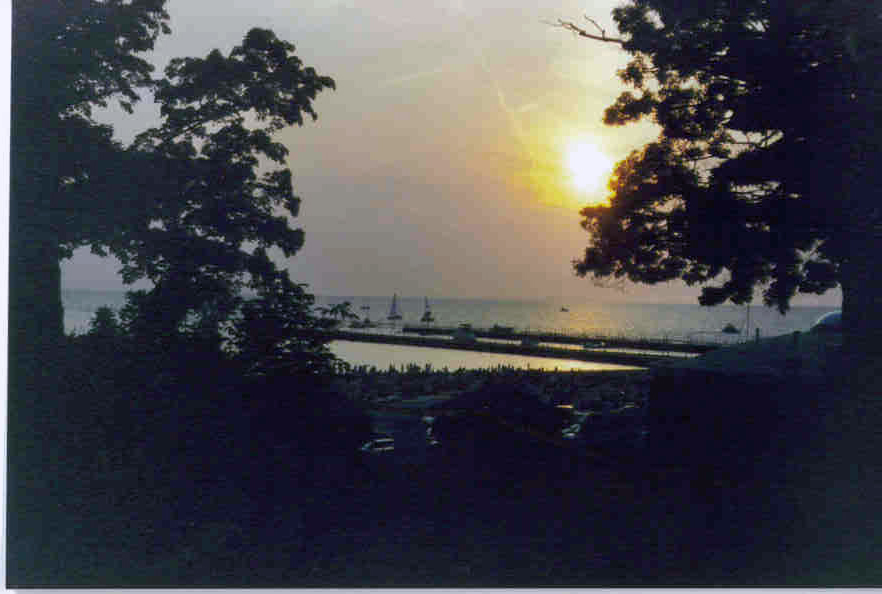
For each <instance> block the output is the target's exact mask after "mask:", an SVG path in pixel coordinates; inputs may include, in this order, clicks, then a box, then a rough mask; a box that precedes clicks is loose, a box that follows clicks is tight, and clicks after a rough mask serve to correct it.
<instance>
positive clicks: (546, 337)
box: [402, 326, 722, 355]
mask: <svg viewBox="0 0 882 594" xmlns="http://www.w3.org/2000/svg"><path fill="white" fill-rule="evenodd" d="M457 330H458V328H452V327H440V326H439V327H433V326H404V328H403V329H402V332H404V333H407V334H418V335H420V336H429V335H442V336H454V335H455V334H456V332H457ZM469 331H470V332H471V333H472V334H474V335H475V337H476V338H494V339H504V340H517V341H521V342H523V341H528V342H530V341H533V342H540V343H553V344H577V345H580V346H582V345H586V344H588V345H593V346H596V347H599V346H601V345H602V346H604V347H606V348H614V349H637V350H648V351H663V352H668V353H695V354H699V355H701V354H704V353H707V352H709V351H712V350H714V349H717V348H719V347H720V346H722V345H721V344H718V343H710V342H694V341H685V340H673V339H664V338H628V337H620V336H616V337H610V336H602V335H594V334H582V333H569V332H553V331H547V330H542V331H529V330H515V329H514V328H509V327H506V326H496V327H494V328H469Z"/></svg>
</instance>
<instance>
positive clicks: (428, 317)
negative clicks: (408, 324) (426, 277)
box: [420, 297, 435, 322]
mask: <svg viewBox="0 0 882 594" xmlns="http://www.w3.org/2000/svg"><path fill="white" fill-rule="evenodd" d="M420 321H422V322H434V321H435V317H434V316H433V315H432V310H431V309H430V308H429V298H428V297H426V311H425V313H423V317H422V318H421V320H420Z"/></svg>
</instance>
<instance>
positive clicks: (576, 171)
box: [566, 140, 613, 192]
mask: <svg viewBox="0 0 882 594" xmlns="http://www.w3.org/2000/svg"><path fill="white" fill-rule="evenodd" d="M566 164H567V169H569V171H570V177H571V180H572V183H573V186H575V188H576V189H577V190H579V191H580V192H594V191H596V190H599V189H601V188H602V187H603V186H604V185H605V183H606V180H607V178H608V177H609V174H610V172H611V171H612V168H613V162H612V160H611V159H610V158H609V157H607V156H606V155H604V154H603V153H602V152H600V149H598V148H597V146H595V145H594V144H592V143H591V142H589V141H586V140H578V141H575V142H572V143H570V145H569V146H568V147H567V151H566Z"/></svg>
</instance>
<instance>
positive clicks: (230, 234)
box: [10, 0, 334, 353]
mask: <svg viewBox="0 0 882 594" xmlns="http://www.w3.org/2000/svg"><path fill="white" fill-rule="evenodd" d="M164 4H165V0H132V1H124V0H106V1H97V0H77V1H76V2H73V3H71V2H58V1H50V2H41V3H30V2H16V3H15V4H14V7H13V8H14V10H13V88H12V91H13V101H12V104H13V118H12V119H13V126H12V149H13V150H12V154H13V159H12V203H11V215H12V216H11V223H12V224H11V262H10V267H11V274H12V279H11V280H12V282H11V285H12V288H13V290H12V291H11V295H10V301H11V303H10V306H11V312H12V316H11V317H12V318H13V319H12V321H13V327H14V328H13V334H14V343H15V348H14V349H13V351H14V352H15V353H18V352H21V353H28V352H34V351H35V349H38V348H39V347H37V346H35V345H38V344H40V343H41V341H45V340H47V339H52V337H53V336H55V337H58V336H60V334H61V331H62V324H61V315H62V312H61V302H60V268H59V262H60V261H61V260H62V259H64V258H66V257H70V256H71V255H72V253H73V250H74V249H76V248H78V247H81V246H90V247H91V249H92V251H93V252H95V253H97V254H100V255H108V254H113V255H114V256H116V257H117V258H119V259H120V261H121V262H122V269H121V274H122V278H123V280H124V282H126V283H131V282H134V281H136V280H138V279H148V280H150V281H151V282H152V283H153V287H154V288H153V289H152V290H150V291H141V292H135V293H132V294H131V296H130V303H129V307H128V309H127V312H126V315H125V316H124V320H123V321H124V322H125V325H126V327H127V328H128V329H129V330H132V331H138V332H148V331H149V332H151V333H152V335H153V336H154V337H155V338H157V339H159V340H166V341H167V340H170V339H171V338H174V336H179V337H181V338H193V337H195V336H196V335H200V336H203V337H204V336H208V335H209V334H211V333H212V332H213V333H214V335H215V338H216V335H218V334H219V333H220V330H221V328H222V327H223V326H224V325H225V324H229V323H231V320H232V318H233V316H234V313H235V312H236V311H237V309H238V308H239V306H240V305H241V301H242V300H241V297H240V294H241V292H242V290H243V289H250V290H251V291H252V292H257V293H258V294H260V295H267V292H268V291H269V290H272V289H278V290H281V291H283V292H284V291H288V294H289V296H291V295H292V293H291V290H290V287H288V288H284V289H282V288H280V287H281V284H280V282H281V281H279V275H280V274H284V273H280V272H279V271H278V270H277V268H276V266H275V264H274V263H273V262H272V260H271V259H270V258H269V256H268V253H269V251H270V250H273V249H274V250H278V251H279V252H280V253H281V254H283V255H284V256H286V257H289V256H292V255H294V254H295V253H296V252H297V251H298V250H299V249H300V247H301V246H302V244H303V231H302V230H300V229H296V228H293V227H292V224H291V223H292V221H293V219H294V218H295V217H296V216H297V214H298V209H299V202H300V199H299V198H298V197H297V196H296V195H295V194H294V192H293V183H292V175H291V171H290V170H289V169H288V168H287V163H286V159H287V157H288V150H287V148H286V147H285V146H284V145H282V144H281V143H279V142H277V141H275V140H274V139H273V134H274V133H275V132H278V131H279V130H281V129H282V128H284V127H287V126H291V125H302V124H303V123H304V120H305V119H306V118H311V119H313V120H314V119H316V117H317V115H316V112H315V109H314V108H313V104H312V102H313V101H314V100H315V98H316V96H317V94H318V93H319V92H321V91H322V90H325V89H328V88H331V89H333V88H334V81H333V80H332V79H331V78H329V77H326V76H321V75H319V74H317V73H316V72H315V70H314V69H313V68H310V67H306V66H304V65H303V64H302V62H301V61H300V59H299V58H298V57H297V56H296V55H295V53H294V52H295V47H294V46H293V45H292V44H290V43H288V42H286V41H283V40H280V39H278V38H277V37H276V36H275V35H274V34H273V32H272V31H269V30H266V29H252V30H250V31H249V32H248V33H247V34H246V35H245V37H244V39H243V41H242V43H241V44H240V45H238V46H236V47H235V48H233V49H232V51H230V52H229V54H227V55H224V54H222V53H221V52H220V51H218V50H214V51H212V52H210V53H209V54H208V55H207V56H206V57H205V58H201V59H200V58H178V59H175V60H172V61H171V62H170V64H169V65H168V67H167V68H166V70H165V73H164V74H165V76H164V77H162V78H158V79H157V78H154V77H153V67H152V66H151V64H150V63H149V62H148V61H147V60H146V59H145V57H144V52H147V51H149V50H151V49H152V48H153V45H154V43H155V41H156V39H157V38H158V36H159V35H160V34H163V33H168V32H169V31H170V30H169V27H168V14H167V13H166V11H165V8H164ZM148 95H149V96H152V98H153V99H154V100H155V101H156V102H157V103H158V104H159V106H160V114H161V122H160V124H159V125H158V126H156V127H154V128H151V129H148V130H146V131H144V132H143V133H141V134H139V135H138V136H137V138H136V139H135V141H134V142H133V143H132V144H131V145H129V146H124V145H123V144H122V143H120V142H118V141H117V140H115V139H114V138H113V129H112V127H110V126H107V125H103V124H99V123H98V122H96V121H95V119H94V118H93V114H92V112H93V109H94V108H95V107H106V106H108V105H109V104H110V102H111V101H117V102H118V104H119V105H120V106H121V107H122V108H123V109H124V110H125V111H128V112H131V111H132V105H133V104H134V102H136V101H138V100H139V99H141V98H142V97H144V96H148ZM286 282H287V283H289V284H290V281H286ZM305 295H306V294H305V292H302V291H301V293H300V294H298V296H299V298H305ZM276 301H278V300H276ZM35 304H36V305H35ZM211 329H213V330H211ZM210 330H211V331H210ZM145 336H146V334H145Z"/></svg>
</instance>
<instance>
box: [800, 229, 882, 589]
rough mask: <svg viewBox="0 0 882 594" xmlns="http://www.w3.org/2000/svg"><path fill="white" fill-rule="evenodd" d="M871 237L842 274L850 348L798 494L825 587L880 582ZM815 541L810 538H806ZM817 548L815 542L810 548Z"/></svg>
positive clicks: (877, 272)
mask: <svg viewBox="0 0 882 594" xmlns="http://www.w3.org/2000/svg"><path fill="white" fill-rule="evenodd" d="M876 243H877V242H876V241H875V240H874V239H873V236H872V234H871V233H863V234H861V233H859V234H857V235H856V238H855V239H854V240H853V241H852V242H851V250H850V252H849V259H848V261H847V262H846V263H845V265H844V266H843V270H842V273H843V274H842V279H841V286H842V294H843V298H842V317H843V325H844V330H845V337H844V338H845V343H844V349H843V353H842V359H841V362H840V363H841V368H840V373H839V376H838V380H837V381H836V383H835V384H834V385H833V386H832V387H830V388H829V393H828V394H825V395H824V397H825V399H826V401H827V402H829V409H828V410H826V411H824V412H821V411H819V412H818V414H820V415H821V420H820V423H819V430H818V431H817V434H816V435H814V436H811V438H812V439H813V440H814V444H815V447H813V448H811V449H810V451H807V452H806V454H805V455H806V460H804V465H801V466H800V467H801V468H803V471H802V475H803V477H809V478H807V479H805V480H806V481H807V484H809V485H813V486H811V487H806V489H807V490H806V491H804V492H803V493H801V494H800V500H801V501H803V502H804V506H803V511H804V514H805V516H806V517H807V518H808V521H809V523H810V525H811V532H812V534H811V535H808V536H806V540H805V545H807V546H806V547H805V549H806V558H811V560H813V563H812V567H811V568H810V569H809V571H810V572H817V573H816V575H815V579H810V581H817V582H818V583H823V584H832V583H838V584H854V585H858V584H870V583H880V581H882V566H880V565H879V563H878V551H877V550H876V545H877V543H878V539H879V534H880V530H882V521H880V520H882V515H880V514H882V430H880V428H882V267H880V264H879V262H880V260H879V258H880V256H879V254H880V252H879V250H878V249H874V248H876V246H875V245H874V244H876ZM809 539H810V540H809ZM809 543H814V544H809Z"/></svg>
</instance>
